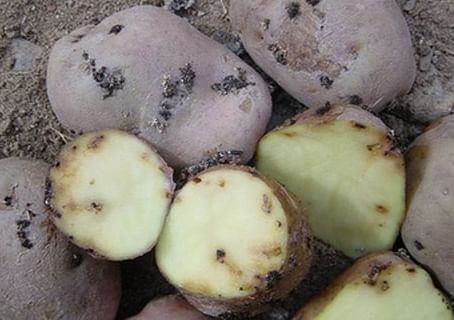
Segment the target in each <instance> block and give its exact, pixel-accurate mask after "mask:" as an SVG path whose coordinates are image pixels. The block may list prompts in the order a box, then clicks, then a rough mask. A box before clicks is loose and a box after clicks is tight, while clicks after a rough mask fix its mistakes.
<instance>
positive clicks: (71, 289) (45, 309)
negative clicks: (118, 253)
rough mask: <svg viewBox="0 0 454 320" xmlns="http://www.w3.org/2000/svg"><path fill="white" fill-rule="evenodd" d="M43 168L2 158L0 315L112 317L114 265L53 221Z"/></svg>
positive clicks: (117, 285)
mask: <svg viewBox="0 0 454 320" xmlns="http://www.w3.org/2000/svg"><path fill="white" fill-rule="evenodd" d="M47 169H48V165H47V164H46V163H43V162H41V161H34V162H32V161H26V160H19V159H17V158H7V159H3V160H0V171H1V173H0V227H1V229H2V233H1V234H0V239H1V241H0V243H1V250H0V261H1V266H2V267H1V268H0V301H2V303H1V304H0V318H1V319H81V320H82V319H86V320H91V319H114V318H115V314H116V312H117V308H118V304H119V301H120V295H121V280H120V274H119V270H118V267H117V266H116V265H113V264H110V263H106V262H101V261H96V260H94V259H92V258H90V257H89V256H87V255H86V254H85V253H84V252H82V251H81V250H79V249H77V248H76V247H74V246H73V245H71V244H70V243H69V241H68V240H67V239H66V238H65V237H64V236H62V235H61V234H60V233H59V232H58V231H57V230H56V229H55V227H54V226H53V225H52V224H51V222H50V220H49V219H48V217H47V214H46V213H45V210H44V187H45V178H46V175H47Z"/></svg>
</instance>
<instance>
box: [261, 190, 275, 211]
mask: <svg viewBox="0 0 454 320" xmlns="http://www.w3.org/2000/svg"><path fill="white" fill-rule="evenodd" d="M262 200H263V203H262V210H263V211H264V212H265V213H268V214H269V213H271V211H272V210H273V202H272V201H271V199H270V197H269V196H268V195H266V194H264V195H263V197H262Z"/></svg>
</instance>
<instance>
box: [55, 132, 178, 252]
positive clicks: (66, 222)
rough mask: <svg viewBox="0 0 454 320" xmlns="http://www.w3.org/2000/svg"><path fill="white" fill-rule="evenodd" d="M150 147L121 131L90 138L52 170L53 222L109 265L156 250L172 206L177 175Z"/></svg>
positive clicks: (70, 150) (70, 147)
mask: <svg viewBox="0 0 454 320" xmlns="http://www.w3.org/2000/svg"><path fill="white" fill-rule="evenodd" d="M166 170H167V167H166V165H165V163H163V161H162V160H161V158H160V157H159V156H158V155H157V153H155V152H154V151H153V150H152V149H151V148H150V147H149V146H148V145H147V144H146V143H144V142H143V141H141V140H140V139H138V138H137V137H135V136H132V135H129V134H126V133H124V132H121V131H116V130H106V131H100V132H94V133H89V134H85V135H83V136H81V137H79V138H77V139H76V140H74V141H73V142H72V143H70V144H68V145H67V146H65V147H64V149H63V150H62V152H61V154H60V156H59V163H58V164H57V165H56V166H54V167H53V168H52V169H51V171H50V176H49V178H50V182H51V198H50V199H49V202H50V203H49V204H50V206H51V208H52V210H53V211H54V214H53V215H52V217H53V222H54V223H55V225H56V226H57V227H58V228H59V229H60V230H61V231H62V232H63V233H65V234H66V235H67V236H69V237H70V239H72V240H73V241H74V243H76V244H77V245H79V246H80V247H82V248H85V249H88V250H90V251H93V253H94V254H95V255H98V256H101V257H104V258H107V259H109V260H125V259H131V258H135V257H137V256H140V255H142V254H144V253H146V252H147V251H149V250H151V249H152V247H153V246H154V244H155V243H156V241H157V238H158V236H159V233H160V231H161V229H162V226H163V223H164V219H165V216H166V214H167V212H168V208H169V205H170V201H171V197H172V192H173V183H172V182H171V178H170V177H171V171H168V172H166Z"/></svg>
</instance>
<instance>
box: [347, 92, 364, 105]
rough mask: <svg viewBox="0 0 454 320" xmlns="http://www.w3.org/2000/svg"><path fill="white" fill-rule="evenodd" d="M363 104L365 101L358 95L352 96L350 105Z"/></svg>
mask: <svg viewBox="0 0 454 320" xmlns="http://www.w3.org/2000/svg"><path fill="white" fill-rule="evenodd" d="M362 103H363V99H362V98H361V97H360V96H358V95H356V94H355V95H353V96H350V104H352V105H355V106H360V105H361V104H362Z"/></svg>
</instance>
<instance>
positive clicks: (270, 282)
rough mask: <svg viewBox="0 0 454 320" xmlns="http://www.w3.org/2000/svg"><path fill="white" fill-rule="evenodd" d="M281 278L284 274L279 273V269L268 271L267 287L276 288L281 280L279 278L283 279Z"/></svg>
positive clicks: (266, 277)
mask: <svg viewBox="0 0 454 320" xmlns="http://www.w3.org/2000/svg"><path fill="white" fill-rule="evenodd" d="M281 278H282V275H281V274H280V273H279V271H271V272H268V274H267V275H266V276H265V281H266V288H267V289H272V288H274V287H275V286H276V285H277V283H278V282H279V280H281Z"/></svg>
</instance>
